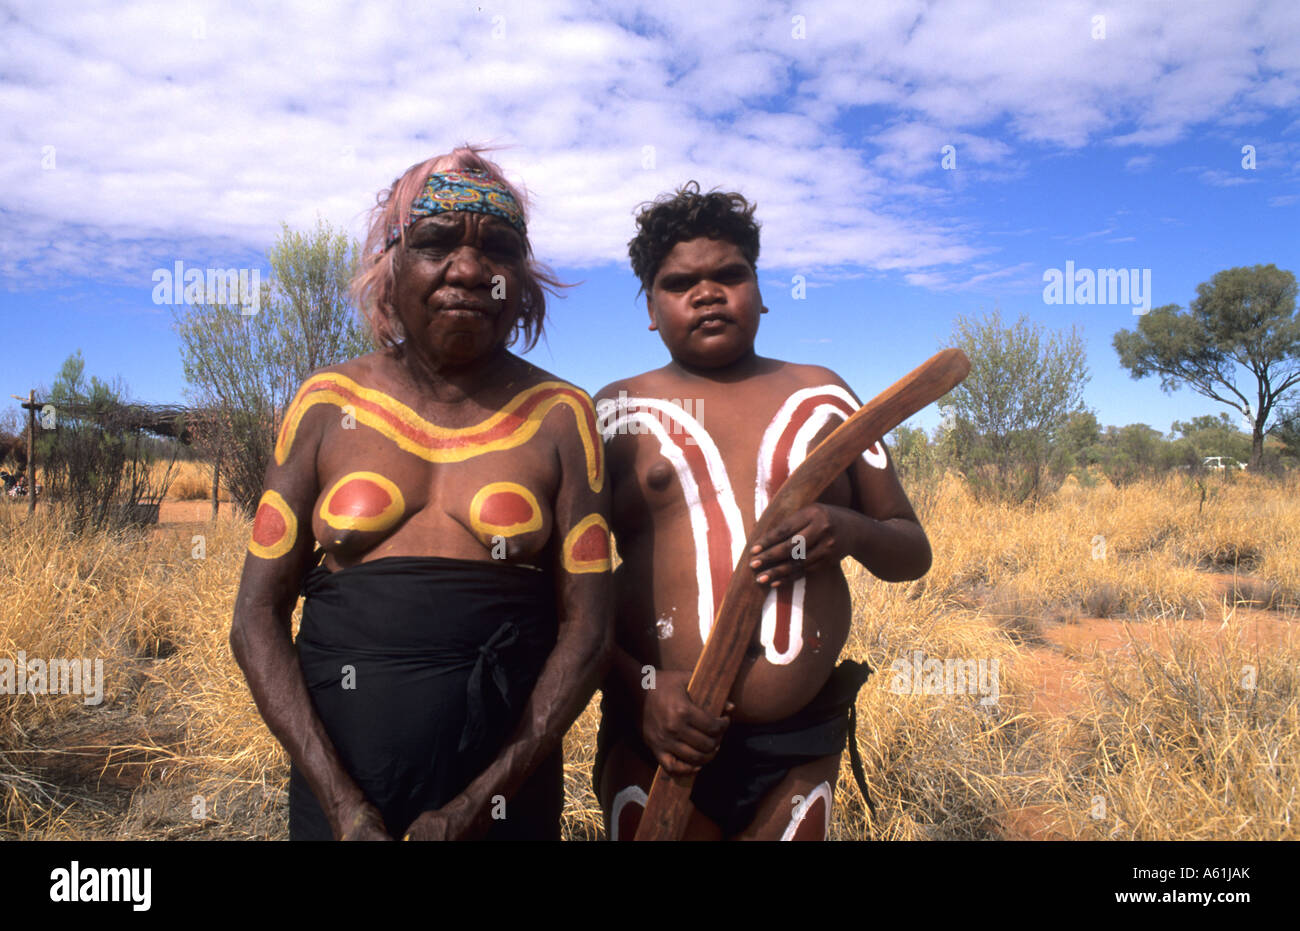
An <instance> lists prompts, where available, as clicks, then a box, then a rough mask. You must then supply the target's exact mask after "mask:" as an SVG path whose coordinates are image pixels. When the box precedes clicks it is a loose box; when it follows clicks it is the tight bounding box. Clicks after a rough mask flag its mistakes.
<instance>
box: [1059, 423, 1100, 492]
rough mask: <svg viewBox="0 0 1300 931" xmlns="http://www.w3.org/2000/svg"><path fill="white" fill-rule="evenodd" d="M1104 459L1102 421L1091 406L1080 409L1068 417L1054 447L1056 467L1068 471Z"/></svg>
mask: <svg viewBox="0 0 1300 931" xmlns="http://www.w3.org/2000/svg"><path fill="white" fill-rule="evenodd" d="M1101 460H1102V450H1101V424H1099V423H1098V422H1097V415H1096V414H1094V413H1093V412H1092V411H1090V410H1077V411H1075V412H1073V413H1072V414H1070V416H1069V417H1067V418H1066V419H1065V423H1064V424H1063V425H1062V426H1061V429H1060V431H1059V432H1058V433H1057V436H1056V442H1055V444H1053V447H1052V455H1051V462H1052V471H1053V472H1055V473H1056V474H1057V475H1062V476H1064V475H1067V474H1069V473H1070V472H1073V471H1075V470H1078V469H1086V468H1087V467H1088V466H1090V465H1095V464H1096V463H1099V462H1101Z"/></svg>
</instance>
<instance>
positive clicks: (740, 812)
mask: <svg viewBox="0 0 1300 931" xmlns="http://www.w3.org/2000/svg"><path fill="white" fill-rule="evenodd" d="M870 674H871V669H870V667H868V666H867V665H866V663H859V662H855V661H854V660H844V661H843V662H841V663H840V664H839V665H838V666H836V667H835V669H834V670H832V671H831V675H830V678H828V679H827V680H826V684H825V685H824V686H823V687H822V690H821V691H820V692H818V693H817V695H816V696H814V698H813V700H812V701H811V702H809V703H808V704H807V705H806V706H805V707H804V708H802V709H801V710H799V711H797V712H796V713H795V714H793V715H791V716H790V717H788V718H786V719H785V720H782V721H769V722H765V723H762V724H743V723H740V722H732V724H731V726H730V727H728V728H727V733H726V735H725V736H724V737H723V738H722V746H721V748H720V749H719V750H718V755H717V756H715V757H714V758H713V760H712V762H710V763H709V764H708V765H707V766H705V767H704V768H703V769H701V770H700V772H699V774H698V775H697V776H696V777H695V786H694V788H693V789H692V791H691V801H692V802H693V803H694V804H695V807H696V808H697V809H699V810H700V812H702V813H703V814H705V815H707V816H708V817H709V818H710V819H712V820H713V821H714V822H715V823H716V824H717V825H718V826H719V827H721V828H722V832H723V834H724V836H726V837H733V836H735V835H736V834H739V833H740V832H741V831H743V830H744V829H745V828H747V827H749V825H750V824H751V823H753V820H754V816H755V815H756V814H757V813H758V808H759V805H760V804H761V803H762V801H763V798H764V797H765V796H766V795H767V794H768V793H769V792H771V791H772V789H773V788H775V787H776V786H777V785H778V784H779V783H780V782H781V780H782V779H784V778H785V776H786V774H787V773H788V772H790V770H792V769H794V768H796V767H798V766H801V765H803V764H804V763H808V762H811V761H812V760H817V759H821V758H822V757H826V756H832V755H837V754H839V753H842V752H843V751H844V746H845V742H846V740H847V738H848V736H849V729H850V725H849V711H850V709H851V708H852V707H853V704H854V702H855V701H856V700H857V697H858V691H859V690H860V689H861V688H862V685H863V683H865V682H866V681H867V677H868V676H869V675H870ZM611 711H612V703H611V702H609V701H608V700H607V699H606V698H604V697H602V699H601V719H600V730H599V731H598V732H597V735H596V760H595V765H594V766H593V767H592V776H591V778H592V785H593V786H594V787H595V789H596V792H597V794H599V792H600V776H601V773H602V771H603V770H604V766H605V761H606V759H607V757H608V753H609V748H610V744H611V743H612V741H613V736H612V733H611V732H612V730H613V728H612V727H611V723H610V722H611ZM615 720H616V721H618V723H619V724H620V725H621V724H623V723H624V722H622V721H621V720H618V719H617V718H615ZM619 733H620V735H621V736H623V737H625V738H628V741H629V746H630V747H631V749H633V750H634V751H635V752H636V753H637V755H638V756H640V757H641V758H642V759H643V760H645V761H646V762H647V763H649V764H650V765H651V766H657V765H658V764H657V762H656V761H655V759H654V756H653V755H652V754H651V753H650V750H649V748H648V747H646V746H645V744H644V743H642V742H641V739H640V734H639V732H638V730H637V728H635V727H620V728H619Z"/></svg>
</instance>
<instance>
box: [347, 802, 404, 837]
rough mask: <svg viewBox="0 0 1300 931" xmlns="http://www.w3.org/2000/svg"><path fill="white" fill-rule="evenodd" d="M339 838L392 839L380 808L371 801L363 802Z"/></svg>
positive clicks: (355, 810)
mask: <svg viewBox="0 0 1300 931" xmlns="http://www.w3.org/2000/svg"><path fill="white" fill-rule="evenodd" d="M339 840H392V838H391V837H389V836H388V829H387V828H386V827H385V826H384V817H383V815H381V814H380V813H379V809H378V808H376V807H375V806H374V805H371V804H370V803H369V802H365V801H363V802H361V803H360V804H359V805H357V806H356V808H355V809H354V811H353V814H352V816H351V817H350V818H349V819H348V826H347V827H346V828H344V829H343V836H342V837H340V838H339Z"/></svg>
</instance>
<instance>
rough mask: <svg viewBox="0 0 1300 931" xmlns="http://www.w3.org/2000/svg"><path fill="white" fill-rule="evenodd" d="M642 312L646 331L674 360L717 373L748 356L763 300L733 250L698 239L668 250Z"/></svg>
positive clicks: (742, 260) (736, 249)
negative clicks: (653, 334) (654, 334)
mask: <svg viewBox="0 0 1300 931" xmlns="http://www.w3.org/2000/svg"><path fill="white" fill-rule="evenodd" d="M646 307H647V309H648V310H649V312H650V329H652V330H658V331H659V337H660V338H661V339H662V340H663V341H664V345H665V346H667V347H668V351H669V352H670V353H671V354H672V357H673V358H674V359H676V360H678V361H679V362H682V363H684V364H687V365H691V366H694V367H696V368H722V367H724V366H727V365H730V364H731V363H733V362H735V361H737V360H739V359H741V358H743V357H745V356H746V355H749V354H750V353H752V352H753V350H754V337H755V336H756V335H757V334H758V315H759V313H761V312H762V308H763V297H762V295H761V294H759V291H758V279H757V278H756V277H755V275H754V269H752V268H751V267H750V265H749V262H747V261H745V256H744V255H743V254H742V253H741V251H740V247H739V246H737V245H736V244H735V243H732V242H728V241H727V240H725V239H705V238H703V237H701V238H699V239H688V240H685V241H683V242H679V243H677V245H675V246H673V249H672V251H671V252H669V253H668V255H667V256H666V257H665V258H664V260H663V263H662V264H661V265H660V266H659V271H658V272H657V273H656V274H655V278H654V282H653V283H652V284H651V286H650V293H649V294H647V295H646Z"/></svg>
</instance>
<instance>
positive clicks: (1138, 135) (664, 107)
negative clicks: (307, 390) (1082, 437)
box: [0, 0, 1300, 286]
mask: <svg viewBox="0 0 1300 931" xmlns="http://www.w3.org/2000/svg"><path fill="white" fill-rule="evenodd" d="M797 6H798V7H799V9H798V10H794V9H793V8H790V7H788V6H786V5H785V4H778V3H771V4H766V5H758V4H753V3H746V2H743V0H731V2H727V3H718V4H704V3H698V2H696V0H658V2H655V3H650V2H646V3H625V4H621V5H617V6H616V8H615V9H614V10H613V12H611V13H604V12H601V13H595V12H593V8H592V7H589V6H588V5H586V4H583V3H579V2H577V0H559V2H557V3H547V4H526V3H504V4H494V5H492V6H490V7H488V6H483V7H481V8H480V7H477V6H476V5H474V4H467V5H459V6H455V7H451V8H449V9H440V10H436V11H434V10H430V9H428V8H427V7H426V6H425V5H423V4H398V5H394V6H390V7H386V8H385V7H383V6H380V5H376V4H366V5H363V6H348V7H342V6H340V7H335V6H332V5H325V4H315V3H306V2H303V3H292V2H281V3H277V4H265V5H257V6H253V5H249V6H246V7H227V6H222V5H218V4H216V3H202V2H195V3H191V4H186V5H180V6H177V5H173V4H170V3H164V2H139V3H132V4H129V5H126V6H122V5H120V4H108V3H100V4H94V3H90V4H87V3H76V2H65V0H57V2H43V3H39V4H38V3H35V2H27V3H20V4H18V5H17V6H16V7H14V8H13V9H12V12H9V13H8V14H6V15H7V20H6V22H5V24H4V28H3V30H0V61H3V62H4V65H3V69H4V83H3V84H2V85H0V108H3V112H4V113H5V114H6V117H7V118H8V119H7V121H8V123H9V126H10V127H11V130H10V131H9V132H7V133H5V134H3V136H0V156H3V157H2V158H0V212H2V215H3V217H4V220H5V223H4V229H5V232H4V234H3V235H2V236H0V271H3V274H4V275H5V278H6V280H7V281H8V282H9V283H10V285H11V286H12V285H22V284H24V283H26V284H31V283H34V282H35V281H38V280H47V279H49V278H50V277H63V276H86V277H90V278H98V279H103V280H108V279H113V280H122V279H123V278H129V279H131V280H135V278H136V277H138V276H139V275H140V274H141V272H142V271H147V269H148V268H151V267H153V266H154V265H156V264H157V263H159V262H165V261H167V260H169V258H185V259H187V260H190V259H191V258H192V257H193V256H194V255H195V254H198V253H202V252H207V253H211V254H213V255H214V260H215V261H223V262H226V263H229V262H231V261H234V260H235V259H231V258H225V257H224V256H227V255H235V256H237V257H238V258H240V259H241V260H242V259H243V257H246V256H247V255H250V254H251V255H254V256H255V255H257V254H259V253H260V252H262V251H263V250H264V249H265V247H266V246H267V245H268V244H269V243H270V242H271V240H272V239H273V238H274V236H275V235H276V233H277V232H278V230H279V224H280V222H281V221H287V222H288V223H289V224H290V225H291V226H299V227H301V226H306V225H309V224H311V223H312V222H314V218H315V216H316V214H317V213H320V214H322V215H323V216H325V217H326V218H327V219H329V220H331V221H332V222H334V223H336V224H339V223H342V224H346V225H347V226H348V227H349V228H350V229H351V230H352V231H353V232H354V233H360V232H361V220H362V216H363V214H364V212H365V211H366V209H367V208H368V207H369V206H370V205H371V204H372V203H373V201H374V196H375V193H376V192H377V191H378V190H379V188H381V187H382V186H384V185H385V184H387V183H388V182H390V181H391V180H392V179H393V178H394V177H395V176H396V175H398V174H399V173H400V172H401V171H402V170H403V169H405V168H406V167H407V166H408V165H410V164H412V163H414V162H416V161H417V160H420V159H423V158H426V157H428V156H429V155H431V154H433V153H435V152H439V151H446V150H447V149H449V148H450V147H452V146H453V145H455V144H458V143H460V142H462V141H466V140H469V141H484V140H486V141H495V142H499V143H503V144H507V145H509V146H510V148H507V149H506V150H505V151H502V152H500V153H498V155H497V158H498V160H499V161H500V162H501V163H502V164H503V165H504V166H505V167H506V169H507V171H508V172H509V173H510V174H511V175H512V176H513V177H516V178H518V179H520V180H521V181H523V182H524V183H525V184H526V186H527V187H528V189H529V190H530V191H531V192H532V193H533V194H534V195H535V198H536V200H535V208H534V214H533V223H532V226H531V230H530V232H531V236H532V238H533V243H534V247H535V248H536V250H537V251H538V253H539V254H541V255H543V256H545V257H546V258H547V259H549V260H550V261H552V262H555V263H559V264H563V265H566V266H573V267H585V266H592V265H598V264H603V263H618V264H622V263H624V262H625V261H626V251H625V250H626V242H627V239H628V238H629V237H630V235H631V233H632V231H633V224H632V214H633V210H634V208H635V206H636V205H637V204H638V203H639V202H641V201H643V200H646V199H649V198H651V197H653V196H655V195H656V194H659V193H661V192H663V191H665V190H669V189H671V188H673V187H675V186H676V185H677V184H679V183H681V182H682V181H684V180H686V179H687V178H691V177H693V178H696V179H698V180H699V181H700V182H701V183H702V184H704V185H705V186H706V187H710V186H715V185H717V186H722V187H724V188H726V189H738V190H741V191H744V192H745V193H747V194H748V195H750V196H753V197H754V198H756V199H757V200H758V202H759V204H760V211H759V215H760V219H761V220H762V221H763V223H764V245H763V261H764V263H765V264H766V265H768V266H772V267H778V268H794V269H811V268H833V267H848V266H855V267H859V268H861V267H867V268H872V269H875V270H900V271H903V272H907V273H909V280H913V281H915V282H916V283H918V284H922V285H926V283H927V282H930V281H932V280H938V281H940V283H941V285H942V286H951V280H950V277H948V275H947V273H945V272H944V271H943V268H944V267H945V266H949V267H951V266H956V265H960V264H961V263H966V262H969V261H971V260H972V259H974V258H975V257H978V256H980V255H982V254H986V253H988V252H989V251H990V250H991V249H992V248H993V247H992V246H990V245H989V243H990V241H991V239H990V237H991V235H992V234H991V233H985V232H983V231H981V230H979V229H976V228H972V227H970V226H967V225H964V224H963V223H962V222H961V221H960V218H954V217H953V216H952V215H951V211H950V209H949V208H950V206H951V202H952V197H953V193H954V191H959V190H960V189H961V188H960V186H961V185H963V184H967V183H969V182H970V180H971V179H972V178H976V179H979V180H980V182H981V183H985V184H992V183H996V182H997V181H998V180H999V179H1005V178H1006V177H1010V176H1014V175H1015V173H1016V172H1017V171H1019V170H1021V169H1020V167H1019V166H1018V164H1017V163H1018V161H1019V159H1018V158H1017V157H1016V155H1015V153H1017V152H1018V151H1020V150H1021V149H1022V148H1023V147H1024V146H1026V145H1029V144H1037V145H1039V146H1043V147H1046V148H1047V149H1049V150H1050V149H1053V148H1055V149H1069V148H1076V147H1079V146H1083V145H1087V144H1094V143H1097V142H1110V143H1116V144H1140V145H1146V146H1158V145H1163V144H1166V143H1169V142H1171V141H1174V140H1177V139H1180V138H1183V137H1185V136H1186V135H1187V134H1188V132H1189V130H1190V129H1191V128H1192V127H1193V126H1202V125H1204V124H1207V123H1208V124H1211V125H1218V126H1220V127H1225V126H1231V125H1235V124H1239V123H1243V122H1245V121H1247V120H1253V119H1255V118H1257V115H1258V114H1267V113H1268V112H1269V111H1275V110H1277V109H1279V108H1285V107H1292V106H1294V105H1295V104H1296V102H1297V101H1300V28H1297V26H1298V25H1300V15H1298V14H1297V12H1296V8H1295V6H1294V5H1293V4H1291V3H1288V2H1286V0H1282V2H1260V3H1256V4H1253V5H1250V6H1248V7H1247V8H1245V9H1243V8H1242V6H1241V5H1240V4H1233V5H1230V6H1227V7H1222V8H1220V7H1219V5H1213V4H1181V3H1176V2H1162V3H1153V4H1149V5H1144V6H1143V7H1142V8H1141V9H1133V10H1130V9H1128V8H1127V7H1124V8H1121V9H1119V10H1115V11H1107V12H1106V16H1107V33H1106V38H1105V39H1104V40H1100V41H1098V40H1094V39H1092V38H1091V35H1090V29H1091V17H1092V16H1093V15H1094V13H1095V12H1096V10H1095V8H1094V5H1093V4H1091V3H1085V2H1082V0H1069V2H1066V3H1063V4H1045V5H1042V6H1039V5H1037V4H1029V5H1023V6H1014V7H1012V8H1008V7H1007V5H1004V4H1000V3H996V2H992V0H989V2H982V3H973V2H965V0H962V2H957V0H951V2H941V3H933V4H928V3H921V2H899V3H891V4H869V5H867V8H866V9H863V5H862V4H860V3H858V2H856V0H809V2H807V3H800V4H798V5H797ZM794 15H799V16H803V17H804V20H803V28H804V30H805V36H804V37H803V38H798V37H797V36H796V34H795V33H796V31H797V30H796V29H795V28H794V27H795V24H794V23H792V16H794ZM863 107H874V108H877V109H876V111H874V112H876V113H878V114H879V118H878V119H876V120H875V122H874V124H873V125H872V126H871V127H870V129H869V130H868V131H867V132H866V137H867V138H861V137H857V138H854V137H853V134H851V133H847V132H846V131H845V130H844V128H843V125H842V124H841V123H839V122H837V121H838V120H839V119H840V117H842V116H844V115H845V114H846V113H848V112H849V111H850V110H851V109H854V108H863ZM857 112H861V111H860V110H858V111H857ZM1234 114H1235V115H1234ZM945 144H953V145H955V146H957V150H958V159H959V162H958V164H959V169H958V171H957V172H943V171H942V170H941V169H940V167H939V159H940V156H939V152H938V149H939V147H941V146H942V145H945ZM46 146H53V147H54V148H53V153H54V158H55V162H56V165H57V167H56V168H55V169H54V170H52V171H50V170H44V169H43V168H42V160H43V158H44V153H46V152H47V151H49V150H47V149H45V148H44V147H46ZM645 146H653V147H654V155H655V167H654V168H653V169H652V170H646V169H644V168H643V167H642V159H643V153H644V151H645V149H644V147H645ZM1151 158H1152V156H1151V155H1150V154H1142V155H1138V156H1135V157H1134V158H1131V159H1129V161H1128V162H1127V163H1126V168H1128V169H1129V170H1138V169H1140V168H1144V167H1146V165H1147V164H1148V162H1147V161H1144V160H1147V159H1151ZM953 176H959V177H953ZM1201 178H1202V180H1203V181H1206V182H1207V183H1211V184H1216V183H1224V184H1234V183H1240V182H1239V181H1234V180H1228V179H1227V177H1226V176H1224V177H1223V178H1219V177H1218V176H1217V175H1214V174H1213V173H1212V172H1206V173H1205V174H1203V175H1202V176H1201ZM183 250H192V251H184V252H183ZM182 253H183V254H182ZM953 274H955V275H957V277H958V279H960V274H961V273H960V272H953ZM935 276H938V278H936V277H935ZM978 277H979V276H975V278H971V279H970V280H971V281H975V280H976V279H977V278H978ZM927 286H928V285H927Z"/></svg>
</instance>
